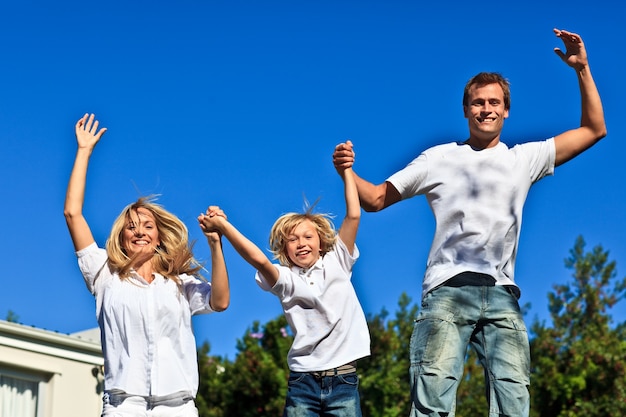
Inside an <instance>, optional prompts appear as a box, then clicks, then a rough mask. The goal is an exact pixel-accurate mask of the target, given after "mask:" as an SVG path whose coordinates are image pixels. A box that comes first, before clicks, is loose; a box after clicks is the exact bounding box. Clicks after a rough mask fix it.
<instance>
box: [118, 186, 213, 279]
mask: <svg viewBox="0 0 626 417" xmlns="http://www.w3.org/2000/svg"><path fill="white" fill-rule="evenodd" d="M154 200H155V197H141V198H139V199H138V200H137V201H135V202H134V203H132V204H129V205H128V206H126V207H125V208H124V209H123V210H122V212H121V213H120V215H119V216H118V217H117V219H115V222H113V227H112V228H111V234H110V236H109V239H108V240H107V242H106V250H107V255H108V257H109V264H110V265H111V267H112V268H113V269H115V270H116V271H117V272H118V274H119V276H120V278H122V279H125V278H128V277H129V276H130V271H131V269H132V264H133V261H134V259H133V258H132V257H129V256H128V255H127V254H126V251H125V250H124V248H123V246H122V235H123V233H124V229H125V228H126V226H127V224H128V222H129V221H131V214H132V213H135V214H136V213H137V210H139V209H140V208H143V209H145V210H148V211H149V212H150V213H152V215H153V216H154V220H155V223H156V227H157V230H158V232H159V240H160V244H159V246H157V248H156V250H155V252H154V256H153V257H152V265H153V267H154V271H155V272H156V273H158V274H161V275H163V276H164V277H166V278H169V279H172V280H173V281H175V282H176V283H177V284H180V280H179V278H178V276H179V275H180V274H189V275H197V274H198V272H199V271H200V269H201V268H202V266H201V265H200V264H199V263H198V262H197V261H196V259H195V258H194V257H193V252H192V247H193V244H191V243H190V242H189V232H188V230H187V226H185V224H184V223H183V222H182V221H181V220H180V219H179V218H178V217H176V216H175V215H174V214H172V213H170V212H169V211H167V210H165V209H164V208H163V207H162V206H161V205H159V204H156V203H155V202H154Z"/></svg>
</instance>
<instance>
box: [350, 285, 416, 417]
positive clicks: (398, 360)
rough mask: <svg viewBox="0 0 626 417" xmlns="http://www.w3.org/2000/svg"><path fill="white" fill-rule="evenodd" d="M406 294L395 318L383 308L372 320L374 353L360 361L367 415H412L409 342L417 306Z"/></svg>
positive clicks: (361, 387)
mask: <svg viewBox="0 0 626 417" xmlns="http://www.w3.org/2000/svg"><path fill="white" fill-rule="evenodd" d="M410 303H411V298H409V297H408V296H407V295H406V294H405V293H403V294H402V295H401V296H400V300H399V301H398V307H399V310H398V311H397V312H396V315H395V318H394V319H393V320H388V321H387V320H386V319H387V316H388V312H387V311H386V310H385V309H384V308H383V310H382V311H381V312H380V313H379V314H376V315H374V316H373V317H370V318H369V319H368V325H369V329H370V336H371V341H372V343H371V349H372V354H371V356H369V357H368V358H365V359H362V360H360V361H359V368H358V369H359V370H358V372H359V378H360V393H361V408H362V411H363V416H364V417H396V416H405V415H408V414H409V410H410V404H411V396H410V392H411V391H410V388H409V344H410V340H411V333H412V332H413V323H414V320H415V317H416V315H417V306H415V305H413V306H411V307H409V304H410Z"/></svg>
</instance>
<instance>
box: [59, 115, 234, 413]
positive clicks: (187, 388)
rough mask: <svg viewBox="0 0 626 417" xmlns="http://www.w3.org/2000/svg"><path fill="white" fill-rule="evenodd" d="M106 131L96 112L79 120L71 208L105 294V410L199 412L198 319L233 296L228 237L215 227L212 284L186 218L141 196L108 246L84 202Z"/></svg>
mask: <svg viewBox="0 0 626 417" xmlns="http://www.w3.org/2000/svg"><path fill="white" fill-rule="evenodd" d="M105 132H106V129H100V130H98V121H97V120H95V118H94V115H93V114H92V115H91V116H89V115H87V114H85V115H84V116H83V117H82V118H81V119H80V120H79V121H78V122H77V123H76V139H77V142H78V151H77V153H76V159H75V161H74V167H73V169H72V174H71V176H70V181H69V184H68V187H67V194H66V198H65V211H64V214H65V219H66V222H67V226H68V229H69V232H70V235H71V237H72V242H73V243H74V248H75V249H76V256H77V257H78V265H79V267H80V271H81V272H82V274H83V278H84V280H85V283H86V285H87V288H88V289H89V291H90V292H91V293H92V294H93V296H94V297H95V299H96V316H97V318H98V324H99V326H100V334H101V339H102V351H103V354H104V358H105V369H104V396H103V401H104V405H103V412H102V415H103V416H106V415H145V414H146V410H154V412H155V413H158V415H162V416H174V415H176V416H183V417H185V416H193V417H197V415H198V411H197V409H196V406H195V403H194V399H195V396H196V394H197V391H198V383H199V376H198V366H197V356H196V355H197V353H196V340H195V336H194V334H193V330H192V323H191V317H192V316H193V315H195V314H203V313H211V312H214V311H223V310H225V309H226V307H228V304H229V302H230V290H229V286H228V274H227V272H226V266H225V264H224V256H223V252H222V244H221V241H220V236H219V235H218V234H217V233H215V232H209V231H207V232H205V235H206V237H207V241H208V244H209V248H210V249H211V263H212V265H211V266H212V274H211V277H212V278H211V282H207V281H206V280H205V279H203V278H202V277H200V276H199V275H198V271H199V270H200V269H201V267H200V265H199V264H198V263H197V262H196V260H195V259H194V256H193V253H192V251H191V246H190V245H189V237H188V231H187V227H186V226H185V224H184V223H183V222H182V221H181V220H180V219H178V217H176V216H175V215H174V214H172V213H170V212H168V211H167V210H165V209H164V208H163V207H161V206H160V205H158V204H156V203H154V202H153V201H151V200H150V199H148V198H140V199H139V200H137V201H136V202H134V203H132V204H130V205H128V206H127V207H126V208H124V210H122V212H121V213H120V215H119V216H118V217H117V219H116V220H115V222H114V223H113V227H112V229H111V234H110V236H109V239H108V240H107V243H106V250H105V249H102V248H99V247H98V246H97V245H96V243H95V240H94V237H93V235H92V233H91V229H90V228H89V225H88V224H87V221H86V220H85V217H84V216H83V203H84V201H83V200H84V195H85V183H86V177H87V166H88V162H89V158H90V156H91V154H92V152H93V149H94V148H95V146H96V144H97V143H98V141H99V140H100V138H101V137H102V135H103V134H104V133H105ZM131 352H134V353H133V354H131ZM139 352H149V354H146V355H142V354H138V353H139Z"/></svg>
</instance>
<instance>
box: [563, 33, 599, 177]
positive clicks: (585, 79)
mask: <svg viewBox="0 0 626 417" xmlns="http://www.w3.org/2000/svg"><path fill="white" fill-rule="evenodd" d="M554 33H555V34H556V36H557V37H559V38H561V40H562V41H563V44H564V46H565V52H563V51H561V50H560V49H559V48H555V49H554V52H555V53H556V54H557V55H558V56H559V57H560V58H561V59H562V60H563V62H565V63H566V64H567V65H569V66H570V67H572V68H574V70H575V71H576V76H577V77H578V85H579V88H580V96H581V119H580V127H579V128H577V129H572V130H568V131H566V132H563V133H561V134H560V135H557V136H555V138H554V142H555V146H556V161H555V165H556V166H559V165H561V164H564V163H565V162H567V161H569V160H570V159H572V158H574V157H576V156H577V155H579V154H580V153H582V152H584V151H585V150H587V149H589V148H590V147H591V146H593V145H594V144H595V143H596V142H598V141H599V140H600V139H602V138H603V137H605V136H606V124H605V122H604V111H603V109H602V100H601V99H600V94H599V92H598V89H597V87H596V84H595V81H594V80H593V77H592V76H591V70H590V69H589V62H588V60H587V51H586V50H585V44H584V43H583V41H582V38H581V37H580V36H579V35H577V34H575V33H572V32H567V31H565V30H559V29H554Z"/></svg>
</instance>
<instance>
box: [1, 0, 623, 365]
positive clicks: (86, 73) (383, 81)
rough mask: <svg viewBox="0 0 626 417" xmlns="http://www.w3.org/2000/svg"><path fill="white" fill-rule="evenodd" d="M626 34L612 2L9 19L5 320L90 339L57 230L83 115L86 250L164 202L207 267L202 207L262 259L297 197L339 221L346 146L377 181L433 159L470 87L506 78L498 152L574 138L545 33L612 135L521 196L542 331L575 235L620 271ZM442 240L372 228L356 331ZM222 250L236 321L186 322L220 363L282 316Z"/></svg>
mask: <svg viewBox="0 0 626 417" xmlns="http://www.w3.org/2000/svg"><path fill="white" fill-rule="evenodd" d="M625 16H626V6H624V4H622V3H620V2H613V1H605V0H600V1H595V2H593V5H591V4H590V3H589V2H583V1H580V0H574V1H568V2H564V1H560V0H559V1H555V2H545V1H542V2H539V1H535V0H532V1H525V2H500V3H496V4H484V3H481V4H477V3H468V2H456V1H452V2H450V1H448V2H428V3H424V2H417V1H394V0H387V1H384V2H383V1H272V0H268V1H263V2H261V1H240V0H233V1H211V0H206V1H197V0H182V1H177V2H162V1H132V2H119V1H107V2H101V1H94V2H75V1H64V2H43V1H29V0H25V1H21V2H10V3H9V2H5V3H3V5H2V6H0V50H1V51H2V54H1V56H2V65H0V80H1V82H2V88H1V90H0V91H1V92H2V94H1V101H0V141H1V142H0V144H1V148H0V149H1V150H2V151H1V153H0V155H1V163H0V191H1V193H2V195H3V203H2V204H1V205H0V230H2V236H3V238H2V239H0V260H1V261H2V264H3V266H4V273H3V274H2V278H0V280H1V282H2V290H1V291H0V318H5V317H6V314H7V313H8V311H9V310H11V311H13V312H14V313H15V314H17V316H18V317H19V322H21V323H23V324H25V325H29V326H36V327H41V328H44V329H48V330H53V331H58V332H61V333H73V332H77V331H81V330H85V329H88V328H92V327H95V326H97V323H96V319H95V312H94V301H93V298H92V296H91V295H90V294H89V292H88V291H87V289H86V288H85V285H84V284H83V281H82V278H81V276H80V273H79V271H78V267H77V265H76V259H75V255H74V252H73V248H72V244H71V241H70V238H69V235H68V233H67V230H66V226H65V221H64V218H63V200H64V197H65V188H66V185H67V180H68V177H69V173H70V169H71V166H72V162H73V159H74V156H75V150H76V141H75V137H74V124H75V122H76V120H77V119H78V118H80V117H81V116H82V115H83V114H84V113H86V112H90V113H95V114H96V115H97V117H98V119H99V120H100V121H101V124H102V126H106V127H107V128H108V132H107V133H106V134H105V136H104V137H103V139H102V140H101V142H100V143H99V144H98V146H97V147H96V149H95V152H94V154H93V156H92V159H91V165H90V170H89V175H88V184H87V186H88V188H87V194H86V202H85V209H84V212H85V215H86V217H87V219H88V221H89V223H90V225H91V227H92V231H93V233H94V236H95V237H96V240H97V241H98V243H99V244H101V245H103V244H104V242H105V240H106V238H107V236H108V233H109V230H110V226H111V224H112V222H113V219H114V218H115V217H116V216H117V215H118V213H119V212H120V211H121V209H122V208H123V207H124V206H125V205H126V204H128V203H130V202H131V201H134V200H135V199H136V198H137V197H139V196H142V195H150V194H160V195H161V197H160V198H159V202H160V203H161V204H163V205H164V206H165V207H166V208H167V209H169V210H170V211H172V212H174V213H175V214H177V215H178V216H179V217H180V218H181V219H182V220H183V221H185V223H186V224H187V225H188V227H189V230H190V235H191V238H192V239H195V240H197V243H196V246H195V253H196V256H197V257H198V258H199V259H201V260H208V259H209V251H208V247H207V245H206V243H205V240H204V237H203V236H202V234H201V232H200V230H199V228H198V226H197V222H196V216H197V215H198V214H199V213H200V212H201V211H203V210H204V209H205V208H206V206H208V205H209V204H217V205H220V206H221V207H222V208H223V209H224V210H225V211H226V213H227V214H228V216H229V219H230V220H231V221H232V222H233V224H235V225H236V226H237V227H239V229H240V230H241V231H242V232H243V233H245V234H246V235H247V236H248V237H249V238H250V239H252V240H253V241H254V242H256V243H257V244H258V245H259V246H261V247H264V248H265V247H267V239H268V234H269V230H270V228H271V226H272V224H273V223H274V221H275V220H276V218H277V217H278V216H280V215H281V214H283V213H285V212H288V211H299V210H301V209H302V208H303V205H304V199H305V198H306V199H308V200H309V201H314V200H316V199H318V198H319V199H320V202H319V203H318V206H317V208H318V211H323V212H330V213H333V214H335V215H336V216H337V218H336V219H337V222H339V221H340V219H341V218H342V216H343V213H344V201H343V197H342V182H341V179H340V178H339V176H338V175H337V174H336V172H335V171H334V168H333V166H332V160H331V156H332V151H333V149H334V146H335V145H336V144H337V143H339V142H342V141H344V140H346V139H351V140H352V141H353V143H354V145H355V149H356V153H357V162H356V165H355V170H356V171H357V173H359V174H360V175H361V176H363V177H364V178H366V179H368V180H371V181H373V182H381V181H383V180H384V179H385V178H386V177H387V176H389V175H390V174H392V173H393V172H395V171H396V170H397V169H400V168H401V167H403V166H404V165H405V164H407V163H408V162H409V161H410V160H411V159H413V158H414V157H415V156H417V155H418V154H419V152H421V151H422V150H423V149H425V148H426V147H428V146H431V145H434V144H437V143H442V142H448V141H453V140H464V139H466V136H467V122H466V120H465V119H464V118H463V113H462V107H461V98H462V92H463V87H464V85H465V82H466V81H467V79H469V78H470V77H471V76H472V75H474V74H475V73H477V72H479V71H484V70H485V71H499V72H501V73H503V74H504V75H505V76H506V77H507V78H509V80H510V81H511V85H512V87H511V88H512V107H511V113H510V117H509V119H508V120H507V121H506V123H505V129H504V132H503V141H504V142H505V143H507V144H509V145H512V144H515V143H519V142H525V141H530V140H540V139H545V138H548V137H550V136H553V135H555V134H558V133H560V132H562V131H564V130H566V129H569V128H573V127H576V126H577V125H578V122H579V118H580V109H579V102H580V100H579V94H578V88H577V82H576V77H575V74H574V71H573V70H572V69H570V68H569V67H567V66H566V65H565V64H564V63H562V62H561V60H560V59H559V58H558V57H557V56H556V55H555V54H554V52H553V48H554V47H557V46H559V47H560V46H561V41H560V40H559V39H558V38H556V37H555V36H554V34H553V33H552V28H553V27H558V28H562V29H567V30H571V31H574V32H577V33H580V34H581V35H582V37H583V40H584V41H585V44H586V46H587V50H588V53H589V57H590V64H591V69H592V73H593V74H594V77H595V79H596V82H597V84H598V88H599V90H600V93H601V95H602V98H603V103H604V108H605V114H606V120H607V125H608V131H609V134H608V136H607V137H606V138H605V139H604V140H603V141H601V142H600V143H599V144H598V145H596V146H595V147H594V148H592V149H590V150H589V151H587V152H586V153H584V154H583V155H581V156H579V157H578V158H577V159H575V160H573V161H570V162H569V163H567V164H565V165H564V166H562V167H559V168H557V170H556V174H555V176H553V177H548V178H546V179H544V180H542V181H540V182H539V183H538V184H537V185H536V186H535V187H533V189H532V190H531V192H530V195H529V198H528V201H527V204H526V207H525V212H524V216H525V217H524V222H523V228H522V229H523V231H522V235H521V238H520V249H519V254H518V262H517V272H516V280H517V282H518V283H519V285H520V286H521V288H522V303H527V302H529V303H531V304H532V309H531V311H530V314H529V315H528V317H527V319H528V322H529V323H530V322H531V321H532V320H533V319H534V318H539V319H542V320H543V319H547V317H548V312H547V294H548V292H549V291H550V290H551V289H552V285H553V284H555V283H564V282H566V281H568V280H569V278H570V275H571V271H569V270H567V269H565V267H564V264H563V259H564V258H566V257H567V256H568V254H569V250H570V249H571V248H572V246H573V244H574V241H575V239H576V237H577V236H578V235H582V236H583V237H584V238H585V240H586V242H587V249H591V248H592V247H593V246H595V245H597V244H601V245H602V246H603V247H604V248H605V249H608V250H609V251H610V255H611V259H613V260H616V261H617V263H618V274H619V276H624V275H626V243H625V239H624V236H626V222H625V214H624V213H626V187H624V185H623V181H624V179H625V178H626V175H625V172H624V171H625V164H624V162H623V159H624V155H625V153H626V141H625V140H624V137H625V136H626V127H625V126H624V122H623V111H624V105H623V100H624V97H625V96H626V81H625V79H626V77H624V75H623V71H624V67H625V66H626V60H625V58H624V53H623V42H622V41H621V38H622V37H623V30H622V29H621V28H623V25H624V18H625ZM433 230H434V223H433V218H432V215H431V213H430V211H429V208H428V206H427V204H426V201H425V199H424V198H415V199H412V200H408V201H404V202H402V203H400V204H398V205H396V206H392V207H390V208H389V209H387V210H385V211H384V212H381V213H373V214H372V213H364V214H363V217H362V222H361V228H360V230H359V235H358V238H357V244H358V245H359V248H360V250H361V259H360V260H359V262H358V263H357V265H356V267H355V271H354V276H353V280H354V285H355V287H356V289H357V293H358V295H359V297H360V300H361V303H362V305H363V308H364V309H365V311H366V313H370V314H374V313H378V312H380V311H381V309H382V308H383V307H385V308H386V309H387V310H389V311H390V312H394V311H395V309H396V306H397V301H398V298H399V296H400V294H401V293H402V292H406V293H408V294H409V295H410V296H411V297H412V298H413V301H415V302H417V301H418V300H419V295H420V288H421V276H422V274H423V272H424V265H425V260H426V256H427V253H428V249H429V246H430V242H431V237H432V232H433ZM225 250H226V258H227V264H228V268H229V272H230V278H231V288H232V303H231V306H230V308H229V309H228V310H227V311H226V312H224V313H221V314H213V315H210V316H200V317H198V318H196V319H195V320H194V325H195V329H196V336H197V339H198V342H199V343H202V342H204V341H209V342H210V344H211V347H212V349H211V352H212V353H213V354H219V355H227V356H228V357H229V358H231V359H233V358H234V354H235V344H236V340H237V339H238V338H241V337H242V335H243V334H244V332H245V331H246V329H247V328H249V327H250V326H251V325H252V323H253V322H254V321H260V322H261V323H265V322H267V321H268V320H271V319H273V318H275V317H277V316H278V315H280V314H281V309H280V304H279V302H278V300H277V299H276V298H275V297H274V296H272V295H270V294H269V293H265V292H263V291H262V290H261V289H259V288H258V287H257V286H256V284H255V282H254V271H253V270H252V268H251V267H249V266H248V265H247V264H246V263H244V261H243V260H242V259H241V258H239V257H238V255H237V254H236V253H235V252H234V251H233V250H232V248H231V247H230V246H229V244H228V243H225ZM625 312H626V309H625V308H624V307H623V306H621V307H619V308H617V309H616V310H615V311H614V312H613V314H614V316H615V318H616V319H618V320H620V321H623V319H624V313H625Z"/></svg>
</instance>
